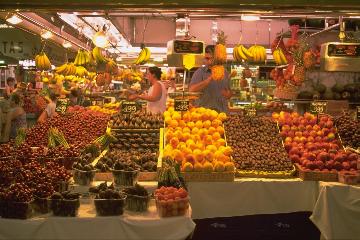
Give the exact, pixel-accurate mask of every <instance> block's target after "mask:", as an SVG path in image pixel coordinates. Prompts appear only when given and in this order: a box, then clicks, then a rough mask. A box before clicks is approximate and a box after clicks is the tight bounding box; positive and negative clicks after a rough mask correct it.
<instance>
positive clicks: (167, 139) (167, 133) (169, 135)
mask: <svg viewBox="0 0 360 240" xmlns="http://www.w3.org/2000/svg"><path fill="white" fill-rule="evenodd" d="M173 137H174V132H173V131H169V130H168V131H166V134H165V139H166V142H169V141H170V139H172V138H173Z"/></svg>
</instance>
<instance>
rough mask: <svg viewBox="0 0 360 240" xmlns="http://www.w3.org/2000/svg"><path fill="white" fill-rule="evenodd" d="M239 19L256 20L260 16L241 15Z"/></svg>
mask: <svg viewBox="0 0 360 240" xmlns="http://www.w3.org/2000/svg"><path fill="white" fill-rule="evenodd" d="M241 20H243V21H258V20H260V16H257V15H245V14H243V15H241Z"/></svg>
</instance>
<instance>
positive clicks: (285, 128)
mask: <svg viewBox="0 0 360 240" xmlns="http://www.w3.org/2000/svg"><path fill="white" fill-rule="evenodd" d="M281 130H282V131H286V132H288V131H290V126H289V125H284V126H282V127H281Z"/></svg>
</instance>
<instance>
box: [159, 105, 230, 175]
mask: <svg viewBox="0 0 360 240" xmlns="http://www.w3.org/2000/svg"><path fill="white" fill-rule="evenodd" d="M164 118H165V123H166V131H165V144H166V145H165V148H164V153H163V156H164V157H171V158H172V159H174V160H175V161H177V162H178V163H180V164H181V170H182V171H183V172H208V173H211V172H234V163H233V162H232V160H231V157H230V156H231V153H232V149H231V148H230V147H228V146H227V144H226V141H225V139H224V133H225V132H224V127H223V121H224V120H226V118H227V116H226V114H225V113H217V112H216V111H214V110H210V109H206V108H202V107H201V108H191V109H190V110H189V111H187V112H184V113H181V112H177V111H174V108H173V107H169V108H168V110H167V111H166V112H165V113H164Z"/></svg>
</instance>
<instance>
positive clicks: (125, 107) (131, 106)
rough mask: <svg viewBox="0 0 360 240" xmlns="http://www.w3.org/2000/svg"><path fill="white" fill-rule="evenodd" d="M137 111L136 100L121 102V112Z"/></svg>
mask: <svg viewBox="0 0 360 240" xmlns="http://www.w3.org/2000/svg"><path fill="white" fill-rule="evenodd" d="M136 111H137V105H136V102H129V101H126V102H123V103H122V104H121V113H124V114H126V113H133V112H136Z"/></svg>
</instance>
